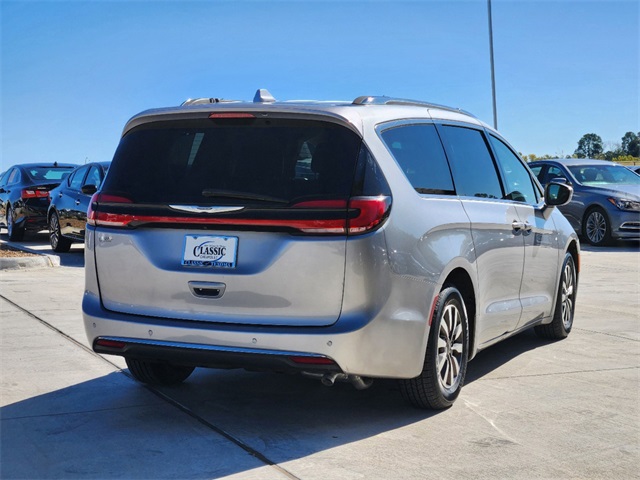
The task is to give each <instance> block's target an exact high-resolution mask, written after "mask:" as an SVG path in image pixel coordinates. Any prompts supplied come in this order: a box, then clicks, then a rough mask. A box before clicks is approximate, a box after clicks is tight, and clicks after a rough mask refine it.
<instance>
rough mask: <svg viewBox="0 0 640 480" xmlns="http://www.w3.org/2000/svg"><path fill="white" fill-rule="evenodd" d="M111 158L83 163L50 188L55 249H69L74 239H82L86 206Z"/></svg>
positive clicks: (50, 233)
mask: <svg viewBox="0 0 640 480" xmlns="http://www.w3.org/2000/svg"><path fill="white" fill-rule="evenodd" d="M110 163H111V162H96V163H88V164H86V165H82V166H80V167H78V168H76V169H75V170H74V171H72V172H71V173H70V174H69V176H68V177H67V178H66V179H65V180H64V181H63V182H62V183H61V184H60V185H58V186H57V187H56V188H54V189H53V190H51V191H50V193H49V197H50V199H51V203H50V205H49V209H48V212H47V224H48V225H49V240H50V243H51V248H52V249H53V250H54V251H55V252H68V251H69V249H70V248H71V244H72V243H73V242H84V232H85V225H86V223H87V209H88V208H89V201H90V200H91V196H92V195H93V194H94V193H96V192H97V191H98V188H100V185H101V184H102V181H103V180H104V177H105V175H106V174H107V170H108V169H109V164H110Z"/></svg>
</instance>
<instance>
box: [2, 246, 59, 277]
mask: <svg viewBox="0 0 640 480" xmlns="http://www.w3.org/2000/svg"><path fill="white" fill-rule="evenodd" d="M0 243H4V244H5V245H8V246H10V247H13V248H15V249H17V250H22V251H23V252H28V253H32V254H34V255H37V256H36V257H0V270H23V269H27V268H48V267H59V266H60V257H59V256H57V255H49V254H46V253H40V252H38V251H36V250H32V249H30V248H27V247H25V246H23V245H18V244H15V243H13V242H7V241H5V240H0Z"/></svg>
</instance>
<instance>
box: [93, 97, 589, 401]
mask: <svg viewBox="0 0 640 480" xmlns="http://www.w3.org/2000/svg"><path fill="white" fill-rule="evenodd" d="M571 194H572V190H571V187H569V186H567V185H565V184H563V183H556V182H551V183H550V184H549V185H548V186H547V188H546V191H545V192H544V196H543V191H542V189H541V187H540V185H539V183H538V182H537V181H536V180H535V177H534V176H533V175H532V174H531V172H530V170H529V169H528V168H527V167H526V165H525V163H524V162H523V161H522V160H521V159H520V158H519V157H518V155H517V154H516V153H515V150H514V149H513V148H511V147H510V146H509V144H508V143H507V142H506V141H505V140H504V139H503V138H502V137H501V136H500V135H499V134H498V133H497V132H496V131H494V130H493V129H491V128H490V127H489V126H487V125H485V124H484V123H482V122H480V121H479V120H477V119H476V118H475V117H473V116H471V115H470V114H467V113H465V112H462V111H460V110H458V109H454V108H449V107H443V106H438V105H433V104H429V103H425V102H418V101H412V100H402V99H394V98H388V97H358V98H356V99H355V100H354V101H352V102H313V101H299V102H296V101H291V102H277V101H275V99H274V98H273V97H272V96H271V95H270V94H269V93H268V92H267V91H264V90H259V91H258V92H257V93H256V96H255V98H254V101H253V102H241V101H221V100H219V99H198V100H190V101H187V102H185V104H183V105H182V106H180V107H172V108H163V109H157V110H148V111H145V112H142V113H140V114H138V115H136V116H135V117H133V118H132V119H131V120H130V121H129V122H128V123H127V125H126V126H125V129H124V133H123V135H122V139H121V141H120V145H119V146H118V149H117V151H116V153H115V156H114V159H113V162H112V164H111V168H110V170H109V173H108V174H107V177H106V179H105V181H104V183H103V185H102V187H101V189H100V191H98V192H97V193H96V194H95V195H94V196H93V198H92V202H91V206H90V210H89V213H88V226H87V230H86V237H85V238H86V248H85V255H86V290H85V295H84V300H83V314H84V322H85V328H86V332H87V336H88V339H89V342H90V344H91V345H92V347H93V349H94V350H95V351H96V352H99V353H103V354H113V355H121V356H123V357H124V358H125V359H126V362H127V365H128V367H129V369H130V371H131V373H132V374H133V376H134V377H136V378H137V379H138V380H140V381H142V382H145V383H149V384H173V383H179V382H181V381H183V380H185V379H186V378H187V377H188V376H189V375H190V374H191V372H192V371H193V369H194V367H212V368H237V367H242V368H247V369H253V370H268V371H276V372H287V373H290V372H298V373H303V374H305V375H307V376H311V377H316V378H318V379H320V380H322V382H323V383H324V384H326V385H333V384H334V382H336V381H345V382H350V383H352V384H353V385H354V386H355V387H356V388H359V389H362V388H366V387H368V386H370V385H371V383H372V381H373V379H374V378H396V379H399V380H400V386H401V392H402V394H403V396H404V397H405V399H406V400H408V401H409V402H410V403H412V404H413V405H415V406H417V407H421V408H446V407H448V406H450V405H451V404H452V403H453V402H454V400H455V399H456V397H457V396H458V394H459V393H460V389H461V387H462V385H463V383H464V377H465V372H466V368H467V362H468V360H470V359H472V358H473V357H474V355H476V353H477V352H478V351H479V350H481V349H484V348H486V347H488V346H490V345H492V344H495V343H496V342H498V341H500V340H502V339H504V338H507V337H509V336H512V335H514V334H516V333H518V332H521V331H523V330H525V329H528V328H531V327H535V330H536V332H537V333H538V334H539V335H541V336H542V337H545V338H552V339H560V338H564V337H566V336H567V335H568V334H569V332H570V331H571V327H572V324H573V314H574V307H575V298H576V292H577V285H578V266H579V242H578V239H577V236H576V234H575V233H574V232H573V229H572V228H571V226H570V225H569V223H568V222H567V220H566V219H565V218H564V217H563V216H562V214H561V213H560V212H559V211H558V210H557V209H556V208H554V207H555V206H557V205H562V204H565V203H566V202H568V201H569V200H570V198H571Z"/></svg>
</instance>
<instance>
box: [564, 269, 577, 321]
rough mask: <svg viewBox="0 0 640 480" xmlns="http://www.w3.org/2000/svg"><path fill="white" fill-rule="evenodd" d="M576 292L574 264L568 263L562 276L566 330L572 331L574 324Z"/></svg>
mask: <svg viewBox="0 0 640 480" xmlns="http://www.w3.org/2000/svg"><path fill="white" fill-rule="evenodd" d="M574 290H575V275H574V273H573V264H572V263H571V262H567V263H566V265H565V266H564V274H563V276H562V323H563V325H564V328H565V329H566V330H569V329H571V324H572V323H573V296H574V295H573V293H574Z"/></svg>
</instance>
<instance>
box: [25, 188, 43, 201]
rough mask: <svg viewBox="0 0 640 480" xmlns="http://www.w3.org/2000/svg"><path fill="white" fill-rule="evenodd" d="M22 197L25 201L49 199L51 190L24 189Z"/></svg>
mask: <svg viewBox="0 0 640 480" xmlns="http://www.w3.org/2000/svg"><path fill="white" fill-rule="evenodd" d="M20 196H21V197H22V198H24V199H27V198H49V190H42V189H40V190H36V189H31V188H23V189H22V192H21V193H20Z"/></svg>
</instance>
